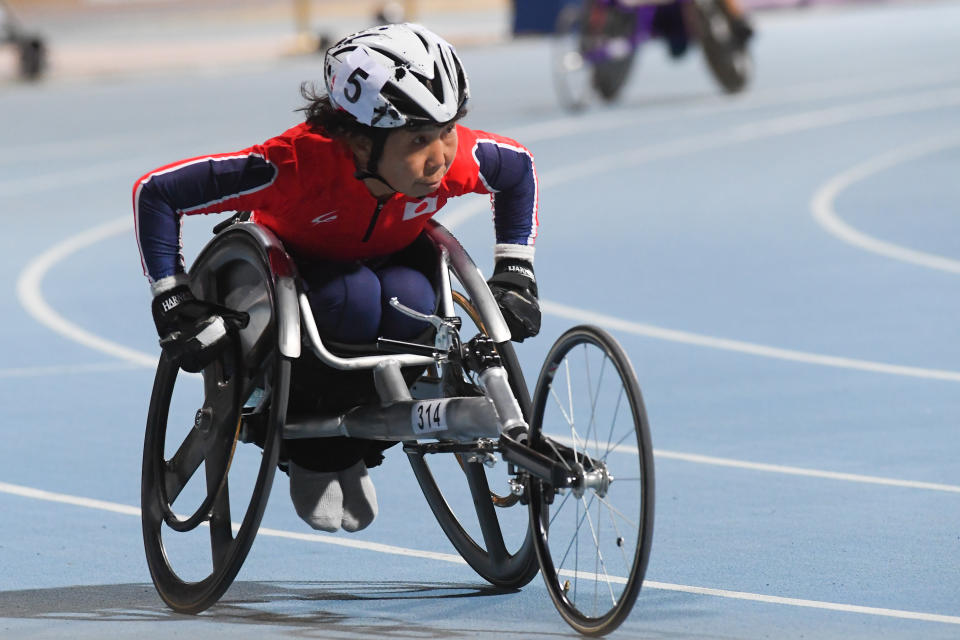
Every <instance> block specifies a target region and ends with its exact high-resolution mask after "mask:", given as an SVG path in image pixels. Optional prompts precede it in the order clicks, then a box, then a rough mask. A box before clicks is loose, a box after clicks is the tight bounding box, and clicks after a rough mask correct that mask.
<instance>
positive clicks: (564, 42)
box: [551, 4, 593, 111]
mask: <svg viewBox="0 0 960 640" xmlns="http://www.w3.org/2000/svg"><path fill="white" fill-rule="evenodd" d="M583 25H584V14H583V10H582V9H581V8H580V7H579V6H577V5H572V4H571V5H567V6H565V7H564V8H563V9H562V10H561V11H560V15H559V16H557V26H556V29H555V31H554V34H553V38H552V42H551V58H552V67H553V86H554V89H555V90H556V92H557V97H558V98H559V99H560V104H561V105H562V106H563V107H565V108H567V109H571V110H573V111H578V110H580V109H583V108H584V107H586V106H587V104H588V103H589V102H590V92H591V79H592V73H593V71H592V68H591V63H590V61H589V60H588V59H587V57H586V56H585V55H584V50H583V41H584V35H583Z"/></svg>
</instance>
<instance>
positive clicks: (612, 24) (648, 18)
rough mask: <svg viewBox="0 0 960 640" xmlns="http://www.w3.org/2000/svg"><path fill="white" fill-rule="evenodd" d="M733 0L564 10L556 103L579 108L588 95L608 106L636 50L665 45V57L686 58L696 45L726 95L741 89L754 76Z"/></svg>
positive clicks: (631, 2) (556, 54)
mask: <svg viewBox="0 0 960 640" xmlns="http://www.w3.org/2000/svg"><path fill="white" fill-rule="evenodd" d="M735 2H736V0H583V1H582V3H574V4H568V5H567V6H565V7H564V8H563V9H562V10H561V12H560V14H559V16H558V18H557V25H556V29H555V32H554V35H553V42H552V65H553V79H554V87H555V88H556V91H557V96H558V97H559V99H560V102H561V104H562V105H563V106H564V107H566V108H568V109H572V110H578V109H582V108H584V107H585V106H586V105H587V104H588V103H589V101H590V99H591V97H592V95H593V94H596V95H598V96H600V98H601V99H603V100H604V101H607V102H612V101H614V100H616V99H617V97H618V96H619V95H620V93H621V91H622V89H623V87H624V85H625V84H626V81H627V77H628V76H629V75H630V70H631V68H632V67H633V64H634V58H636V56H637V51H638V50H639V49H640V47H641V46H642V45H643V44H644V43H645V42H647V41H650V40H653V39H662V40H664V41H665V42H666V43H667V46H668V49H669V51H670V55H671V56H672V57H674V58H679V57H682V56H684V55H685V54H686V53H687V52H688V50H689V45H690V44H691V43H692V42H699V44H700V47H701V48H702V49H703V53H704V56H705V58H706V61H707V65H708V66H709V68H710V71H711V72H712V74H713V76H714V78H715V79H716V80H717V82H718V83H719V84H720V86H721V87H722V88H723V90H724V91H726V92H728V93H736V92H738V91H742V90H743V89H744V88H745V87H746V85H747V83H748V82H749V80H750V77H751V75H752V73H753V60H752V58H751V56H750V51H749V48H748V46H747V45H748V42H749V40H750V38H751V36H752V33H753V31H752V29H751V27H750V26H749V23H748V22H747V21H746V19H745V17H744V16H743V15H742V13H741V12H740V11H739V10H738V9H737V10H735V9H734V7H736V6H737V5H735V4H734V3H735Z"/></svg>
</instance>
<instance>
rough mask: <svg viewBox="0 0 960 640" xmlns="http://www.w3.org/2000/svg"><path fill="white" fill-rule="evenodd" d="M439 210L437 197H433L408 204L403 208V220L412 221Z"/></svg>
mask: <svg viewBox="0 0 960 640" xmlns="http://www.w3.org/2000/svg"><path fill="white" fill-rule="evenodd" d="M436 210H437V196H431V197H429V198H424V199H422V200H417V201H416V202H408V203H407V204H406V205H404V207H403V219H404V220H410V219H411V218H417V217H419V216H422V215H426V214H428V213H433V212H434V211H436Z"/></svg>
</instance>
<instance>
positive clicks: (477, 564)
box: [405, 292, 539, 588]
mask: <svg viewBox="0 0 960 640" xmlns="http://www.w3.org/2000/svg"><path fill="white" fill-rule="evenodd" d="M453 298H454V304H455V305H456V306H457V307H459V308H460V310H462V312H463V313H461V314H458V315H460V316H461V317H462V319H463V328H462V329H461V335H463V336H470V337H472V336H473V335H476V334H477V333H480V332H481V331H482V326H483V323H482V321H481V319H480V318H479V315H478V313H477V311H476V309H475V308H474V307H473V305H472V304H471V303H470V301H469V300H467V299H466V298H465V297H464V296H463V295H462V294H460V293H459V292H454V296H453ZM511 355H513V354H512V351H511ZM504 366H505V367H506V368H507V374H508V376H510V378H511V379H515V380H519V384H521V385H524V384H525V383H524V382H523V373H522V371H520V368H519V366H516V358H515V356H514V357H513V359H512V360H511V361H510V362H509V363H507V362H505V363H504ZM444 373H445V375H446V376H447V379H446V380H443V381H438V380H436V377H435V374H436V371H434V372H433V374H434V375H433V376H431V375H430V374H428V375H427V376H426V377H425V378H422V379H421V380H420V381H418V383H416V384H415V385H414V392H415V393H414V395H415V397H420V396H419V395H418V394H420V393H424V394H426V395H424V396H423V397H438V396H439V395H443V393H442V391H441V390H440V389H439V388H437V385H445V386H446V388H447V389H448V390H452V389H455V393H457V394H458V395H459V394H462V395H472V394H476V395H480V393H481V392H480V390H479V389H478V388H477V387H476V386H475V383H474V381H472V380H470V379H469V378H467V377H464V376H463V374H462V373H460V372H459V371H452V370H451V369H450V368H447V370H446V371H445V372H444ZM451 375H453V376H456V378H457V379H455V380H451V379H450V378H449V377H450V376H451ZM515 376H516V377H515ZM520 404H521V407H523V405H524V404H527V405H528V407H529V399H526V402H523V401H521V403H520ZM406 445H407V446H406V447H405V450H406V452H407V456H408V458H409V459H410V466H411V467H413V471H414V474H415V475H416V477H417V481H418V482H419V483H420V488H421V489H422V491H423V495H424V497H425V498H426V499H427V504H429V505H430V509H431V510H432V511H433V514H434V516H435V517H436V518H437V522H438V523H439V524H440V528H441V529H443V532H444V533H445V534H446V535H447V538H449V540H450V542H451V543H452V544H453V546H454V548H456V550H457V551H458V552H459V553H460V555H461V556H462V557H463V559H464V560H466V561H467V564H469V565H470V566H471V567H472V568H473V569H474V570H475V571H476V572H477V573H478V574H479V575H480V576H481V577H483V578H484V579H485V580H487V581H488V582H490V583H491V584H494V585H497V586H500V587H506V588H519V587H522V586H523V585H525V584H527V583H528V582H530V581H531V580H532V579H533V577H534V576H536V575H537V571H538V570H539V567H538V565H537V557H536V552H535V551H534V548H533V535H532V532H531V530H530V526H529V523H528V517H527V512H526V509H525V508H524V507H523V506H521V505H519V504H518V501H519V498H518V496H515V495H513V494H512V493H511V491H510V487H509V485H508V484H507V478H508V476H507V473H506V466H505V464H504V463H503V462H502V461H500V462H498V463H497V465H496V467H495V468H493V469H488V468H487V467H486V466H485V465H483V464H482V463H481V462H480V461H473V462H468V457H469V456H467V455H463V454H449V453H444V454H424V453H423V452H422V450H418V449H417V448H416V447H415V446H413V445H415V443H406Z"/></svg>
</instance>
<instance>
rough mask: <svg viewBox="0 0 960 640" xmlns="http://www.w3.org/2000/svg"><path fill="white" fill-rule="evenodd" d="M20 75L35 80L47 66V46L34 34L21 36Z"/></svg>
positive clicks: (25, 78)
mask: <svg viewBox="0 0 960 640" xmlns="http://www.w3.org/2000/svg"><path fill="white" fill-rule="evenodd" d="M18 48H19V50H20V77H21V78H23V79H24V80H37V79H38V78H39V77H40V76H41V75H42V74H43V72H44V71H45V70H46V68H47V47H46V45H45V44H44V42H43V40H42V39H41V38H38V37H36V36H31V37H26V38H23V39H22V40H21V41H20V43H19V47H18Z"/></svg>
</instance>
